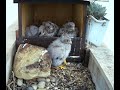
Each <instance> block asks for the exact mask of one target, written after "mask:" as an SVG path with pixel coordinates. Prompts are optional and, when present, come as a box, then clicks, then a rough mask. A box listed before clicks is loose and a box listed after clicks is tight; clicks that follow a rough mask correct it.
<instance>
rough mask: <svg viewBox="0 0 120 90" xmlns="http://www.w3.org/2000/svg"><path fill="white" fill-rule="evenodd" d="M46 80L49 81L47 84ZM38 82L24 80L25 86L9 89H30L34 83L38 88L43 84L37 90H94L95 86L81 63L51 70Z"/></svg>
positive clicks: (35, 80)
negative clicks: (47, 75)
mask: <svg viewBox="0 0 120 90" xmlns="http://www.w3.org/2000/svg"><path fill="white" fill-rule="evenodd" d="M11 76H12V74H11ZM15 78H16V77H15ZM40 79H41V80H40ZM48 79H50V81H49V82H48ZM39 80H40V81H38V80H37V79H33V80H32V81H33V82H32V83H30V82H29V81H30V80H24V83H25V84H26V86H21V87H18V86H16V84H15V87H13V84H11V87H10V88H11V89H12V90H13V88H15V90H24V88H26V87H30V86H32V85H33V83H35V84H36V85H40V86H42V85H43V84H44V85H43V86H44V87H43V86H42V88H37V90H95V85H94V83H93V82H92V78H91V75H90V72H89V70H88V68H86V67H84V66H82V64H81V63H70V64H68V65H67V66H66V69H63V70H61V69H58V68H57V69H56V68H52V69H51V75H50V76H49V77H47V78H45V79H44V80H45V81H44V80H43V78H39ZM12 81H13V79H11V78H10V79H9V83H8V85H10V83H11V82H12ZM15 82H16V81H15ZM18 88H20V89H18ZM7 90H10V89H7Z"/></svg>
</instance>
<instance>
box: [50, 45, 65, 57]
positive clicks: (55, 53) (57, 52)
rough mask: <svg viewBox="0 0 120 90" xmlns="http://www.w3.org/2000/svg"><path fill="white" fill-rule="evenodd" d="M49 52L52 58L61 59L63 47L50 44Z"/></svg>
mask: <svg viewBox="0 0 120 90" xmlns="http://www.w3.org/2000/svg"><path fill="white" fill-rule="evenodd" d="M48 50H49V52H50V54H51V56H52V57H53V59H57V58H59V59H63V57H64V54H65V53H64V48H63V47H61V46H58V45H54V46H51V47H50V48H49V49H48Z"/></svg>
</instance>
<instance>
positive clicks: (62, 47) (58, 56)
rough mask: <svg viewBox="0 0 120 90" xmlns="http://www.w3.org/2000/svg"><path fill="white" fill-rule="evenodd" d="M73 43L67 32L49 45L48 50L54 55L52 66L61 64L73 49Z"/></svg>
mask: <svg viewBox="0 0 120 90" xmlns="http://www.w3.org/2000/svg"><path fill="white" fill-rule="evenodd" d="M71 44H72V41H71V38H70V37H69V36H68V34H66V33H65V34H62V36H61V37H59V38H57V39H56V40H55V41H53V42H52V43H51V44H50V45H49V46H48V49H47V50H48V52H49V54H50V56H51V57H52V66H55V67H57V66H60V65H61V64H62V63H63V62H64V60H66V58H67V57H68V56H69V53H70V51H71ZM61 68H62V67H61Z"/></svg>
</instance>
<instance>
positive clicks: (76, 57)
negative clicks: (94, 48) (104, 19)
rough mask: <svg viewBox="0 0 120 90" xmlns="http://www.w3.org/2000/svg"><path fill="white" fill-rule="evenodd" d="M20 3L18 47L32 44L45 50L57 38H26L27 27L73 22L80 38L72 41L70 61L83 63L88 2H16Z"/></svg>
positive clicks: (55, 0) (29, 0)
mask: <svg viewBox="0 0 120 90" xmlns="http://www.w3.org/2000/svg"><path fill="white" fill-rule="evenodd" d="M14 3H18V15H19V16H18V17H19V30H18V33H19V34H18V36H17V40H16V41H17V45H19V44H21V43H30V44H33V45H38V46H43V47H45V48H47V47H48V45H49V44H50V43H51V42H52V41H53V40H55V39H56V38H57V37H51V38H47V37H39V38H35V37H34V38H25V37H24V36H25V30H26V27H27V26H30V25H37V26H40V25H41V23H42V22H43V21H52V22H53V23H56V24H57V25H58V26H62V25H63V24H65V23H66V22H68V21H73V22H74V23H75V24H76V27H77V28H78V29H79V35H78V37H75V38H73V39H72V42H73V44H72V49H71V53H70V56H69V57H68V59H67V60H68V61H80V62H81V61H83V60H84V57H85V25H86V24H85V23H86V7H87V5H88V4H89V1H86V0H14Z"/></svg>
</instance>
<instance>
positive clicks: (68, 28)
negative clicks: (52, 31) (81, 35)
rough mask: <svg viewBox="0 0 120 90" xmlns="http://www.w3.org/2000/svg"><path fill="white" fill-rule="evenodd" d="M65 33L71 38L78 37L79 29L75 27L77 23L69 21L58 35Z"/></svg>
mask: <svg viewBox="0 0 120 90" xmlns="http://www.w3.org/2000/svg"><path fill="white" fill-rule="evenodd" d="M63 33H67V34H68V35H69V36H70V37H71V38H73V37H76V36H77V33H78V29H77V28H76V27H75V23H73V22H68V23H66V24H64V25H63V28H60V29H59V32H58V36H61V35H62V34H63Z"/></svg>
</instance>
